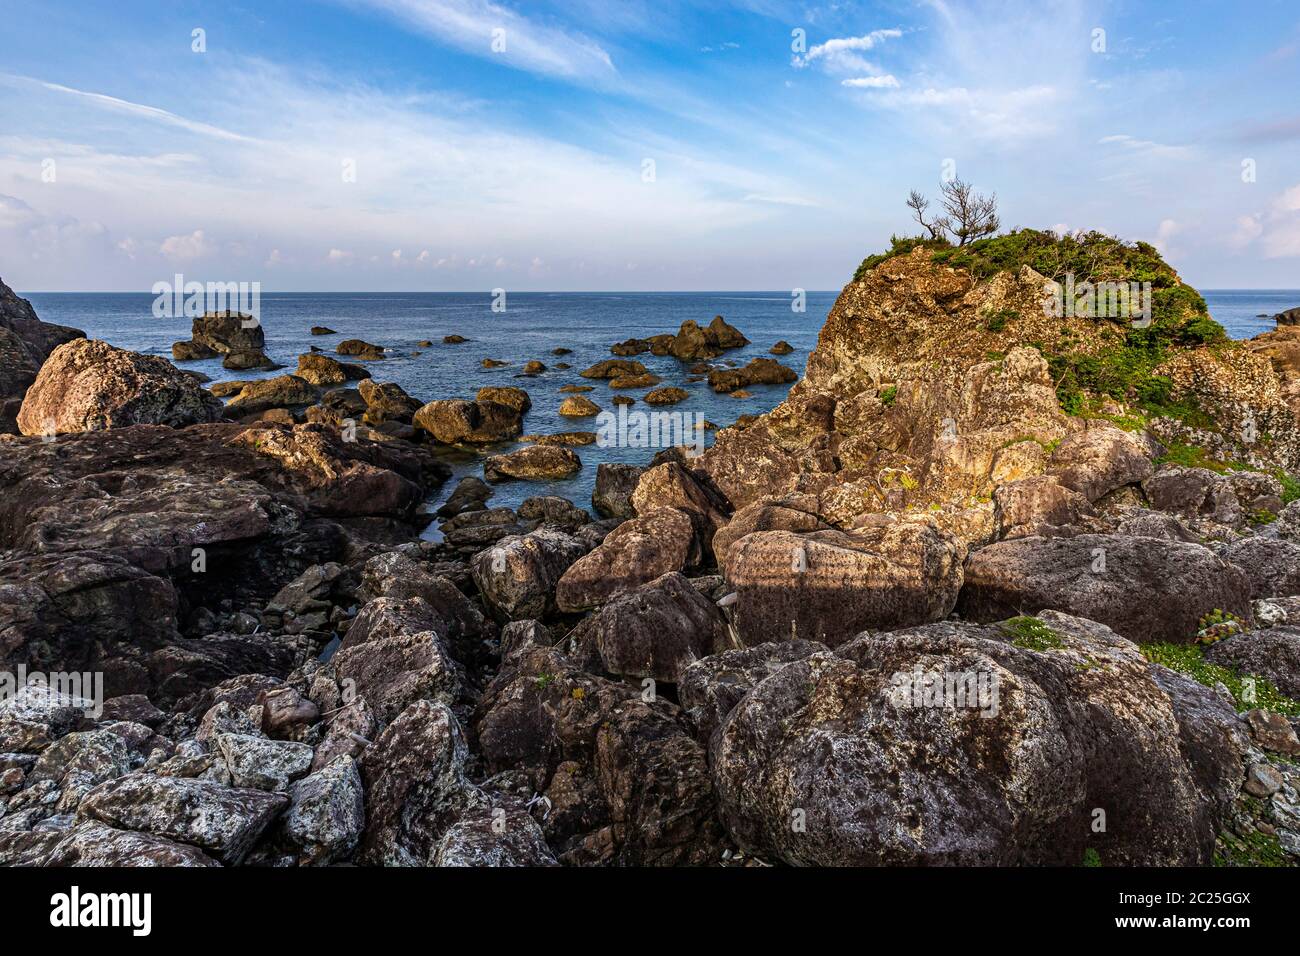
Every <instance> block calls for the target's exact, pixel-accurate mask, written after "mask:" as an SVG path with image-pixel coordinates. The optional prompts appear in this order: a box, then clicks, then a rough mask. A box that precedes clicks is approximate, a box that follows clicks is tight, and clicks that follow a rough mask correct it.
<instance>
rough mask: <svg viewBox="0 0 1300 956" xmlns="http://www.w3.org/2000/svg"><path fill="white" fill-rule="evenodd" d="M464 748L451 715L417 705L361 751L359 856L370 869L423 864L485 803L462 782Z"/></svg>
mask: <svg viewBox="0 0 1300 956" xmlns="http://www.w3.org/2000/svg"><path fill="white" fill-rule="evenodd" d="M468 759H469V746H468V744H467V743H466V741H465V734H464V732H463V731H462V730H461V727H460V722H459V721H457V720H456V716H455V714H453V713H452V712H451V711H450V710H449V709H447V708H446V707H445V706H442V705H440V704H433V703H430V702H428V701H419V702H417V703H414V704H412V705H411V706H410V707H408V708H407V709H406V710H405V711H404V712H403V713H402V714H401V716H400V717H398V718H397V719H396V720H395V721H393V722H392V723H391V724H390V725H389V726H388V728H387V729H386V730H385V731H384V732H383V733H382V734H381V735H380V736H379V738H378V739H377V740H375V742H374V744H373V745H371V746H370V747H368V748H367V749H366V752H365V757H364V758H363V759H362V761H361V778H362V780H363V782H364V783H365V792H366V827H365V832H364V833H363V835H362V838H361V846H360V849H359V850H358V851H357V854H358V859H359V860H360V862H362V863H365V864H368V865H371V866H428V865H430V864H431V863H432V862H433V859H434V855H435V853H436V852H437V848H438V844H439V842H440V841H441V839H442V837H443V834H444V833H446V832H447V830H448V829H449V828H450V827H451V826H452V824H454V823H456V821H457V820H459V819H460V817H461V815H462V814H463V813H464V812H465V811H466V810H467V809H469V808H471V807H475V806H481V805H483V803H484V802H485V798H484V797H483V796H482V795H481V794H480V793H479V792H478V791H477V790H476V789H475V788H474V787H473V785H472V784H470V783H469V781H468V780H467V778H466V776H465V769H466V762H467V761H468Z"/></svg>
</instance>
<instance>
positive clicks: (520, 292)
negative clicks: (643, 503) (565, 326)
mask: <svg viewBox="0 0 1300 956" xmlns="http://www.w3.org/2000/svg"><path fill="white" fill-rule="evenodd" d="M1193 288H1196V287H1193ZM14 291H15V292H17V293H18V294H19V295H21V296H28V295H142V296H152V295H154V293H153V292H151V291H144V290H139V291H137V290H132V289H123V290H111V289H27V290H20V289H14ZM803 291H804V292H806V293H808V294H809V295H830V294H832V293H833V294H835V295H838V294H839V293H840V292H842V291H843V287H841V288H839V289H829V288H828V289H804V290H803ZM1196 291H1197V292H1200V293H1206V292H1251V293H1263V292H1300V286H1295V287H1293V288H1284V287H1281V286H1279V287H1276V288H1271V287H1265V286H1260V287H1248V286H1236V287H1228V286H1224V287H1220V288H1209V287H1207V288H1204V289H1201V288H1197V289H1196ZM261 294H262V295H482V296H487V297H489V298H490V297H491V295H492V291H491V290H490V289H274V290H270V291H267V290H263V291H262V293H261ZM510 294H511V295H764V294H766V295H786V296H788V294H789V293H788V292H787V291H786V290H784V289H511V290H510Z"/></svg>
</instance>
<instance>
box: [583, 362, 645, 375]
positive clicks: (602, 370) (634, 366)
mask: <svg viewBox="0 0 1300 956" xmlns="http://www.w3.org/2000/svg"><path fill="white" fill-rule="evenodd" d="M645 373H646V367H645V366H644V365H642V364H641V363H640V362H633V361H631V360H630V359H605V360H604V361H603V362H597V363H596V364H595V365H593V366H591V367H590V368H587V369H584V370H583V372H582V377H583V378H619V377H621V376H625V375H644V374H645Z"/></svg>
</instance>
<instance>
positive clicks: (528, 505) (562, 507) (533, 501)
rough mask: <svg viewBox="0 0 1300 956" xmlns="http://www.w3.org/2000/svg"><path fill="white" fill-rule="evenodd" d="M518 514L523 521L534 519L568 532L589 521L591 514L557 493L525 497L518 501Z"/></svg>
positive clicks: (540, 523)
mask: <svg viewBox="0 0 1300 956" xmlns="http://www.w3.org/2000/svg"><path fill="white" fill-rule="evenodd" d="M518 515H519V517H520V518H521V519H522V520H524V521H535V522H537V523H538V524H539V525H549V526H550V527H553V528H559V529H560V530H561V531H567V532H569V533H570V534H572V533H573V532H575V531H577V530H578V529H579V528H581V527H582V526H583V525H586V524H590V523H591V515H589V514H587V512H585V511H583V510H582V509H581V508H579V507H578V506H577V505H575V504H574V503H573V502H572V501H570V500H569V499H568V498H561V497H560V496H559V495H534V496H533V497H531V498H525V499H524V500H523V501H521V502H520V503H519V510H518Z"/></svg>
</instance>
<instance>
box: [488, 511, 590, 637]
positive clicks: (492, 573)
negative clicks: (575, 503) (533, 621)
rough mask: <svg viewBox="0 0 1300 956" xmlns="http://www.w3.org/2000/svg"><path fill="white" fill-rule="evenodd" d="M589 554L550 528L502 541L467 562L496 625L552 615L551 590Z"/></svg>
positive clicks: (582, 546) (553, 607) (570, 538)
mask: <svg viewBox="0 0 1300 956" xmlns="http://www.w3.org/2000/svg"><path fill="white" fill-rule="evenodd" d="M586 551H587V549H586V547H585V546H584V545H583V544H582V543H581V542H579V541H578V540H577V539H575V538H573V537H571V536H569V535H567V534H565V533H564V532H562V531H557V530H555V529H553V528H539V529H537V530H536V531H530V532H529V533H528V534H525V535H518V536H514V537H507V538H502V539H501V540H500V541H498V542H497V543H496V545H495V546H494V547H491V548H488V549H487V550H485V551H480V552H479V553H478V554H476V555H475V556H474V558H473V560H472V561H471V562H470V570H471V573H472V574H473V576H474V584H475V586H476V587H477V588H478V590H479V593H480V594H482V596H483V601H484V603H485V604H486V605H487V606H488V608H489V609H490V610H491V611H492V612H493V613H494V614H495V615H496V617H497V618H498V619H499V620H503V621H504V620H520V619H523V618H545V617H546V616H548V615H549V614H552V613H554V611H555V588H556V585H557V584H558V583H559V581H560V579H561V577H562V576H563V575H564V572H565V571H566V570H568V568H569V567H570V566H571V565H572V564H573V563H574V562H575V561H577V560H578V559H579V558H580V557H582V555H583V554H585V553H586Z"/></svg>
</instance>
